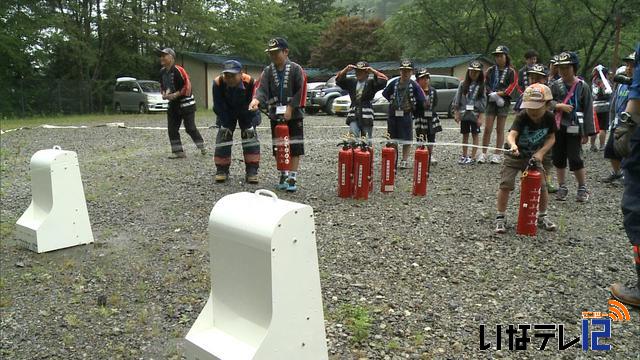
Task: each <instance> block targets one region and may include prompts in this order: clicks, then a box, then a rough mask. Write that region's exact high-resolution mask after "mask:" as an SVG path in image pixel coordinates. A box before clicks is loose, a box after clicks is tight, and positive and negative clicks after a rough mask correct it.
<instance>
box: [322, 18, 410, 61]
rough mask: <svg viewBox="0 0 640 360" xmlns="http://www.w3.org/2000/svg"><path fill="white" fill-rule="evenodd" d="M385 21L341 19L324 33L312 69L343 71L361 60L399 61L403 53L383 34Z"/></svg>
mask: <svg viewBox="0 0 640 360" xmlns="http://www.w3.org/2000/svg"><path fill="white" fill-rule="evenodd" d="M382 28H383V23H382V21H381V20H377V19H374V20H363V19H362V18H359V17H355V16H350V17H346V16H345V17H340V18H338V19H336V21H335V22H334V23H333V24H331V25H330V26H329V27H328V28H327V29H326V30H325V31H324V32H323V33H322V37H321V39H320V43H319V44H318V46H316V47H315V48H314V49H313V50H312V52H311V66H315V67H323V68H340V67H344V66H345V65H347V64H351V63H354V62H356V61H358V60H362V59H366V60H368V61H379V60H388V59H399V56H400V51H399V49H397V48H395V47H393V46H390V47H389V45H390V44H389V43H387V42H386V41H384V40H385V38H384V34H383V33H382V32H381V29H382Z"/></svg>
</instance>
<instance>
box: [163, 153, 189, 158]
mask: <svg viewBox="0 0 640 360" xmlns="http://www.w3.org/2000/svg"><path fill="white" fill-rule="evenodd" d="M186 157H187V154H185V153H184V151H178V152H174V153H171V155H169V156H168V158H169V159H184V158H186Z"/></svg>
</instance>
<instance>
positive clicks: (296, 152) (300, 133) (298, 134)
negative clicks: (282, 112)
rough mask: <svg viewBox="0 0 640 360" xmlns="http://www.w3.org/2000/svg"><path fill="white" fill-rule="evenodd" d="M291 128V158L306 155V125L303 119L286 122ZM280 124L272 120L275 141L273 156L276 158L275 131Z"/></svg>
mask: <svg viewBox="0 0 640 360" xmlns="http://www.w3.org/2000/svg"><path fill="white" fill-rule="evenodd" d="M286 124H287V125H288V126H289V138H290V139H291V156H300V155H304V142H303V141H304V124H303V121H302V119H292V120H289V121H288V122H286ZM276 125H278V122H277V121H275V120H271V139H272V140H273V156H276V150H277V148H276V141H275V140H276V139H275V130H276Z"/></svg>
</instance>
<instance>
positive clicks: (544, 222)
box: [538, 215, 556, 231]
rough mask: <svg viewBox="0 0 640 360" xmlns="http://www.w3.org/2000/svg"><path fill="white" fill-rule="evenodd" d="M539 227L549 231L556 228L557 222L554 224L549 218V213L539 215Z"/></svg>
mask: <svg viewBox="0 0 640 360" xmlns="http://www.w3.org/2000/svg"><path fill="white" fill-rule="evenodd" d="M538 227H539V228H542V229H545V230H547V231H555V230H556V224H554V223H553V221H551V220H549V217H548V216H547V215H545V216H540V217H538Z"/></svg>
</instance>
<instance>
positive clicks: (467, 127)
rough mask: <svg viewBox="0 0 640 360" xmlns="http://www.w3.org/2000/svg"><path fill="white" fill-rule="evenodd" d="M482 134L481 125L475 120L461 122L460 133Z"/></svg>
mask: <svg viewBox="0 0 640 360" xmlns="http://www.w3.org/2000/svg"><path fill="white" fill-rule="evenodd" d="M469 133H471V134H480V126H478V124H477V123H475V122H473V121H461V122H460V134H463V135H464V134H469Z"/></svg>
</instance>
